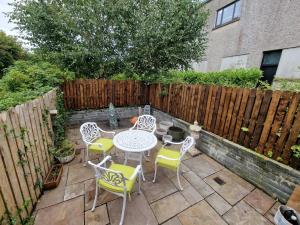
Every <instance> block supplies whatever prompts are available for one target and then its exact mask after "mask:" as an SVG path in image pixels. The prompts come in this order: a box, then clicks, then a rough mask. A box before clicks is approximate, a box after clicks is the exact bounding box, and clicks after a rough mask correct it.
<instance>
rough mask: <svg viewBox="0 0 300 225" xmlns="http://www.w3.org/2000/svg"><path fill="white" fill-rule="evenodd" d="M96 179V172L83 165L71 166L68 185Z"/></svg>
mask: <svg viewBox="0 0 300 225" xmlns="http://www.w3.org/2000/svg"><path fill="white" fill-rule="evenodd" d="M93 177H95V174H94V171H93V170H92V169H91V168H90V167H89V166H84V165H83V163H77V164H75V165H71V166H69V174H68V180H67V185H70V184H76V183H80V182H82V181H85V180H88V179H91V178H93Z"/></svg>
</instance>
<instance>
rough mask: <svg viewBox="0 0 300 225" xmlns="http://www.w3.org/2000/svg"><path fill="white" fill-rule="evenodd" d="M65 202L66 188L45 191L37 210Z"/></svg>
mask: <svg viewBox="0 0 300 225" xmlns="http://www.w3.org/2000/svg"><path fill="white" fill-rule="evenodd" d="M63 201H64V187H60V188H55V189H53V190H49V191H45V192H44V194H43V195H42V197H41V198H40V200H39V201H38V203H37V206H36V208H37V210H39V209H43V208H46V207H49V206H52V205H55V204H58V203H61V202H63Z"/></svg>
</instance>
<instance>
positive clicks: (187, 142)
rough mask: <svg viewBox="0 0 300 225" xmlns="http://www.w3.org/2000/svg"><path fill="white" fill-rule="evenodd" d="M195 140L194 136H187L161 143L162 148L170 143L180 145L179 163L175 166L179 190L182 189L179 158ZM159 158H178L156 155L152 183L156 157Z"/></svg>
mask: <svg viewBox="0 0 300 225" xmlns="http://www.w3.org/2000/svg"><path fill="white" fill-rule="evenodd" d="M194 143H195V140H194V138H192V137H191V136H188V137H186V138H185V140H184V141H182V142H171V141H166V143H165V144H164V145H163V148H164V147H165V146H166V145H167V144H172V145H182V146H181V148H180V158H179V165H178V167H177V181H178V186H179V188H180V190H183V188H182V186H181V183H180V176H179V175H180V165H181V160H182V157H183V156H184V155H185V153H186V152H187V151H188V150H189V149H190V148H191V147H192V146H193V145H194ZM159 158H163V159H167V160H178V159H174V158H169V157H166V156H164V155H157V156H156V160H155V172H154V178H153V183H154V182H155V180H156V174H157V159H159Z"/></svg>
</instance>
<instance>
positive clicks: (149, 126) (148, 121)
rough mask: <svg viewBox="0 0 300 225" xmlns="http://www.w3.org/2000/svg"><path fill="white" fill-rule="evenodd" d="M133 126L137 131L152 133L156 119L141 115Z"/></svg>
mask: <svg viewBox="0 0 300 225" xmlns="http://www.w3.org/2000/svg"><path fill="white" fill-rule="evenodd" d="M135 126H136V128H137V129H138V130H146V131H150V132H151V133H154V132H155V130H156V119H155V117H153V116H151V115H142V116H139V117H138V120H137V121H136V124H135Z"/></svg>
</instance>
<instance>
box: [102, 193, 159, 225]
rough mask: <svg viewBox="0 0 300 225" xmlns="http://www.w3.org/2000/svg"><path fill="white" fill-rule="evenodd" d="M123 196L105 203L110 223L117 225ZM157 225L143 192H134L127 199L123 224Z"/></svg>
mask: <svg viewBox="0 0 300 225" xmlns="http://www.w3.org/2000/svg"><path fill="white" fill-rule="evenodd" d="M122 204H123V198H118V199H116V200H114V201H111V202H109V203H107V205H108V212H109V218H110V223H111V225H118V224H119V222H120V219H121V211H122ZM143 224H145V225H146V224H147V225H157V224H158V223H157V220H156V219H155V216H154V214H153V212H152V210H151V208H150V206H149V204H148V202H147V200H146V198H145V196H144V195H143V193H141V194H138V193H134V194H132V196H131V200H129V199H127V205H126V211H125V218H124V225H143Z"/></svg>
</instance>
